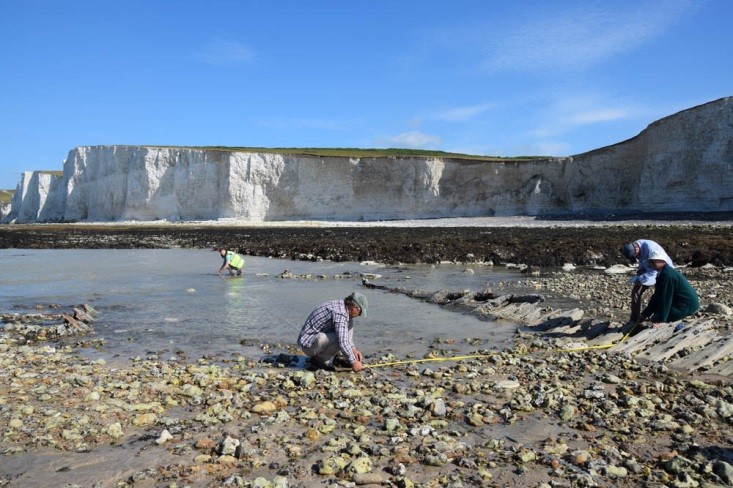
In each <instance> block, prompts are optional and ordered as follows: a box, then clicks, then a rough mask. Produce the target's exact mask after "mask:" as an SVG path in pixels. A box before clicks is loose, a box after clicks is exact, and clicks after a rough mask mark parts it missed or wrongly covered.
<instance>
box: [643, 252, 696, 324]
mask: <svg viewBox="0 0 733 488" xmlns="http://www.w3.org/2000/svg"><path fill="white" fill-rule="evenodd" d="M665 257H666V255H663V254H662V253H652V254H651V255H650V256H649V265H650V266H651V267H652V268H653V269H654V270H655V271H657V284H656V285H655V287H654V294H653V295H652V298H651V299H650V300H649V305H647V307H646V308H645V309H644V311H643V312H642V313H641V315H642V317H643V318H647V319H649V320H651V321H652V327H653V328H655V329H656V328H658V327H660V326H661V325H662V323H664V322H676V321H678V320H682V319H684V318H685V317H687V316H689V315H692V314H693V313H695V312H697V309H698V308H700V299H699V298H698V296H697V292H696V291H695V289H694V288H692V286H691V285H690V283H689V282H688V281H687V278H685V277H684V275H683V274H682V273H680V272H679V271H677V270H676V269H674V268H672V266H670V265H669V264H667V262H666V260H665Z"/></svg>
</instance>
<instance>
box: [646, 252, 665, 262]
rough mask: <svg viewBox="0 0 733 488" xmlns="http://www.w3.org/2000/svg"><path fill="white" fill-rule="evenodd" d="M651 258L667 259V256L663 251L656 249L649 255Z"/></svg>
mask: <svg viewBox="0 0 733 488" xmlns="http://www.w3.org/2000/svg"><path fill="white" fill-rule="evenodd" d="M649 259H650V260H652V259H653V260H655V261H666V260H667V256H666V255H665V254H664V253H663V252H662V251H654V252H652V253H651V254H650V255H649Z"/></svg>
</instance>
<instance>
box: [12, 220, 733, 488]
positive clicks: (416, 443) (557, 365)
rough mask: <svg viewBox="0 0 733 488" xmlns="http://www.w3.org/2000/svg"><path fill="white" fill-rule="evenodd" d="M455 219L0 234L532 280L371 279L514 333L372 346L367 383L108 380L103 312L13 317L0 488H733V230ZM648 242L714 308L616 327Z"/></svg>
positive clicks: (136, 374) (248, 370)
mask: <svg viewBox="0 0 733 488" xmlns="http://www.w3.org/2000/svg"><path fill="white" fill-rule="evenodd" d="M454 222H455V221H454ZM492 222H494V223H495V224H497V223H501V221H500V220H493V221H492ZM456 223H458V224H463V225H460V226H456V225H453V226H428V225H425V224H426V223H425V222H422V223H414V222H402V223H397V222H396V223H392V224H385V225H381V226H374V224H371V225H356V224H355V225H333V226H326V225H323V224H312V225H299V226H296V225H292V226H272V225H269V226H265V225H262V226H243V225H241V226H239V225H224V224H221V225H211V224H209V225H204V224H201V225H197V224H168V225H143V224H136V225H124V224H115V225H93V224H83V225H81V224H80V225H76V224H74V225H64V224H58V225H56V224H53V225H52V224H48V225H18V226H2V227H0V247H3V248H9V247H12V248H82V249H86V248H112V249H126V248H133V247H134V248H137V247H143V248H169V247H192V248H213V247H216V246H221V245H225V246H228V247H232V248H234V249H236V250H238V251H239V252H242V253H244V254H248V255H255V256H270V257H274V258H281V259H283V268H286V267H287V265H286V264H287V260H292V259H300V260H321V259H323V260H334V261H367V260H368V261H377V262H384V263H398V262H401V263H431V264H434V265H436V266H440V265H441V263H443V262H453V263H461V264H462V266H464V267H465V268H466V272H467V273H469V272H470V270H471V269H472V267H474V266H479V265H481V266H486V265H492V266H512V267H518V268H520V269H522V270H523V274H522V275H521V278H520V279H518V280H515V281H513V282H508V281H507V282H503V283H501V284H500V285H498V286H497V287H495V288H493V289H491V290H465V289H459V290H422V289H418V285H419V284H415V287H414V288H403V287H397V286H394V285H393V284H391V283H382V282H380V281H379V280H378V279H374V280H364V282H363V286H365V287H372V288H377V289H383V290H384V291H385V292H388V293H403V294H405V295H407V296H409V297H411V298H413V299H415V300H420V301H424V302H429V303H432V304H433V305H434V306H435V307H443V308H446V309H449V310H454V311H455V312H456V313H471V314H476V315H480V316H481V317H482V318H484V319H485V320H498V319H506V320H510V321H513V322H515V323H517V324H519V328H518V330H517V332H516V335H515V340H514V344H513V346H512V347H511V348H509V349H507V350H501V351H496V350H487V349H485V348H483V347H482V342H481V340H480V338H477V339H476V341H475V344H474V343H473V342H472V341H468V343H467V344H461V345H460V346H461V347H458V346H459V345H458V344H455V340H454V339H453V338H452V337H451V333H450V326H449V325H446V333H445V336H444V337H443V338H441V339H439V340H437V341H435V343H434V344H431V347H430V348H429V349H428V350H426V351H425V354H424V355H423V356H421V357H410V358H395V357H391V356H389V355H387V356H385V355H381V354H380V353H379V352H378V351H371V352H370V353H369V354H368V355H367V358H366V359H367V361H366V362H367V363H370V364H371V365H372V366H373V367H370V368H367V369H366V370H365V371H363V372H361V373H358V374H354V373H351V372H349V371H325V370H317V371H309V370H307V369H304V368H303V367H302V354H300V352H299V351H298V350H297V348H296V347H295V345H294V344H262V345H261V346H262V348H263V354H264V353H265V352H266V353H267V354H266V360H264V361H263V360H261V358H254V357H244V356H241V357H236V358H226V359H221V358H212V357H201V358H187V359H186V360H185V361H183V360H180V359H178V360H171V359H167V358H165V357H163V356H162V355H156V354H150V355H148V356H146V357H137V358H131V359H129V360H127V361H126V362H124V364H117V363H115V364H108V363H107V362H105V361H104V360H91V359H88V358H87V357H85V356H84V354H83V348H84V347H90V345H92V346H93V337H94V336H93V333H92V334H90V332H89V329H92V330H93V327H94V317H93V315H94V310H93V309H92V308H91V307H87V308H83V307H78V306H77V307H76V310H74V305H78V304H60V305H54V307H57V308H41V309H40V310H39V313H38V314H34V315H22V316H21V315H12V314H10V315H7V316H3V321H4V322H6V324H7V325H6V327H5V330H4V334H3V336H2V339H0V362H2V368H0V374H2V375H3V376H4V381H3V382H2V386H1V387H0V389H1V390H0V429H2V435H3V437H2V441H0V452H1V453H2V456H0V486H13V487H15V486H18V487H20V486H24V487H25V486H79V487H107V486H110V487H183V486H212V487H213V486H247V487H249V486H252V487H285V486H290V487H309V486H356V485H373V486H379V485H382V486H395V487H411V486H417V487H444V486H445V487H449V486H450V487H459V486H465V487H468V486H532V487H558V486H628V487H632V486H633V487H636V486H649V487H662V486H671V487H688V486H689V487H696V486H730V485H731V484H733V434H731V432H732V431H733V429H731V424H732V423H733V388H732V387H731V381H730V378H731V375H733V365H731V363H733V361H731V359H732V358H733V338H732V337H731V326H732V325H733V312H731V307H733V298H732V297H733V280H732V279H731V277H732V276H733V270H732V269H731V266H732V265H733V236H732V235H731V234H732V233H733V229H732V227H731V225H730V220H729V219H721V218H720V216H717V219H716V218H710V219H707V220H696V221H688V220H676V221H669V220H667V221H663V222H662V221H659V220H645V221H638V222H633V223H629V222H628V221H614V220H607V221H603V222H585V223H581V224H579V223H578V221H576V222H573V223H567V222H556V221H551V220H545V221H542V222H532V223H531V224H527V223H523V224H522V225H519V226H518V225H511V224H512V222H507V223H506V224H507V225H503V224H502V225H495V226H492V225H490V224H487V222H477V221H471V222H465V221H462V222H456ZM515 223H516V222H515ZM638 238H648V239H653V240H655V241H657V242H659V243H661V244H662V245H663V246H664V247H665V249H666V250H667V251H668V253H669V254H670V256H672V258H673V259H674V261H675V263H677V264H678V265H680V266H682V268H681V269H682V272H683V273H684V274H685V275H686V276H687V278H688V280H689V281H690V283H691V284H692V285H693V287H694V288H695V289H696V290H697V291H698V293H699V295H700V297H701V309H700V311H699V312H697V313H696V314H695V315H693V316H692V317H690V318H688V319H686V320H685V321H684V322H683V323H682V324H679V323H675V324H670V325H669V326H667V327H664V328H661V329H647V328H639V329H638V330H628V329H625V328H624V324H625V322H626V319H627V316H628V300H629V292H630V286H629V284H628V280H627V278H628V275H629V273H633V269H631V268H628V266H626V265H627V264H628V263H626V262H624V260H623V259H622V257H621V255H620V253H619V248H620V246H621V245H622V244H623V243H625V242H629V241H632V240H635V239H638ZM647 298H648V297H647ZM64 316H65V317H64ZM364 350H368V346H367V345H365V347H364ZM458 350H461V351H465V350H469V351H470V353H469V354H467V355H464V356H471V357H466V358H463V359H459V358H455V356H456V354H457V351H458ZM392 363H397V364H392Z"/></svg>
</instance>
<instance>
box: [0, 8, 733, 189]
mask: <svg viewBox="0 0 733 488" xmlns="http://www.w3.org/2000/svg"><path fill="white" fill-rule="evenodd" d="M731 19H733V1H729V0H708V1H687V0H665V1H661V0H633V1H626V0H622V1H617V0H613V1H608V0H606V1H590V0H589V1H573V0H562V1H560V0H557V1H555V0H543V1H515V2H493V1H488V0H476V1H465V0H453V1H452V2H446V1H433V0H420V1H404V0H403V1H399V0H372V1H366V0H363V1H358V0H339V1H303V0H298V1H270V2H255V1H247V0H238V1H219V0H207V1H206V2H204V1H187V0H167V1H154V0H125V1H112V0H95V1H87V0H73V1H67V0H43V1H39V0H2V1H0V46H1V47H0V54H1V55H2V57H1V61H2V75H1V76H0V133H1V134H2V140H3V143H2V149H0V188H15V186H16V185H17V182H18V180H19V177H20V173H21V172H22V171H30V170H40V169H43V170H47V169H50V170H60V169H62V165H63V160H64V159H65V158H66V155H67V153H68V151H69V150H70V149H72V148H74V147H76V146H82V145H98V144H145V145H195V146H214V145H216V146H258V147H360V148H373V147H374V148H384V147H404V148H421V149H439V150H444V151H452V152H461V153H470V154H484V155H496V156H519V155H551V156H567V155H572V154H579V153H582V152H585V151H588V150H591V149H595V148H598V147H602V146H606V145H609V144H614V143H616V142H620V141H623V140H626V139H628V138H631V137H633V136H635V135H636V134H638V133H639V132H640V131H641V130H643V129H644V128H645V127H646V126H647V125H648V124H650V123H651V122H653V121H655V120H657V119H659V118H662V117H665V116H667V115H671V114H673V113H675V112H678V111H680V110H683V109H686V108H690V107H693V106H695V105H699V104H701V103H705V102H708V101H712V100H716V99H718V98H721V97H725V96H731V95H733V61H731V60H732V59H733V57H732V56H731V55H730V51H732V50H733V29H731V27H730V23H731Z"/></svg>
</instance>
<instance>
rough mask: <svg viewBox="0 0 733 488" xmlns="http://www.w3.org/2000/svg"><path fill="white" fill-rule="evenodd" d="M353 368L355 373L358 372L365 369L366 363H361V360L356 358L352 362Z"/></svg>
mask: <svg viewBox="0 0 733 488" xmlns="http://www.w3.org/2000/svg"><path fill="white" fill-rule="evenodd" d="M351 369H352V370H353V371H354V373H358V372H359V371H361V370H362V369H364V365H363V364H361V361H360V360H358V359H357V360H356V361H354V362H353V363H351Z"/></svg>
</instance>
